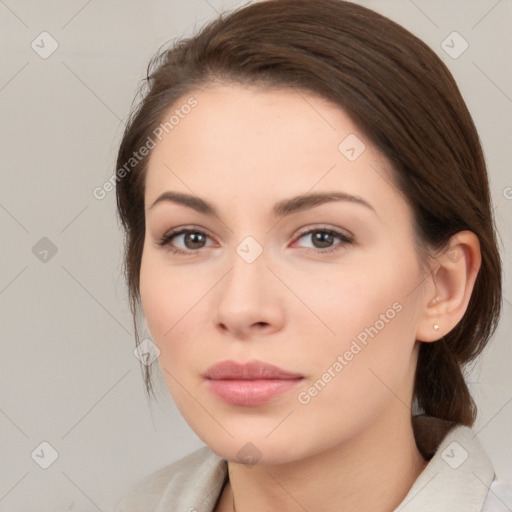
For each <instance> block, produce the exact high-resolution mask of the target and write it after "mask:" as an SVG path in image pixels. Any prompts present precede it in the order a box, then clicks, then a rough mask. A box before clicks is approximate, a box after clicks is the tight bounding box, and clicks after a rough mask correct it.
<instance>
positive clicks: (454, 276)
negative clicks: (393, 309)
mask: <svg viewBox="0 0 512 512" xmlns="http://www.w3.org/2000/svg"><path fill="white" fill-rule="evenodd" d="M480 265H481V255H480V242H479V240H478V237H477V236H476V235H475V234H474V233H473V232H471V231H461V232H459V233H456V234H455V235H453V236H452V237H451V238H450V241H449V243H448V244H447V246H446V247H445V248H444V249H443V250H442V251H440V252H439V253H438V254H437V255H436V256H435V257H434V265H433V267H434V269H433V270H432V272H431V279H429V280H427V282H428V285H429V286H428V289H430V290H431V287H430V285H432V284H433V286H434V290H435V295H434V298H433V299H431V298H430V297H431V295H430V296H429V298H428V299H427V302H426V303H425V305H424V310H423V315H422V317H421V319H420V322H419V324H418V330H417V333H416V339H417V340H418V341H424V342H432V341H437V340H438V339H440V338H442V337H443V336H445V335H446V334H448V333H449V332H450V331H451V330H452V329H453V328H454V327H455V326H456V325H457V324H458V323H459V322H460V320H461V319H462V317H463V316H464V313H465V312H466V309H467V307H468V304H469V300H470V298H471V294H472V292H473V287H474V285H475V281H476V278H477V275H478V271H479V269H480ZM430 293H431V292H430Z"/></svg>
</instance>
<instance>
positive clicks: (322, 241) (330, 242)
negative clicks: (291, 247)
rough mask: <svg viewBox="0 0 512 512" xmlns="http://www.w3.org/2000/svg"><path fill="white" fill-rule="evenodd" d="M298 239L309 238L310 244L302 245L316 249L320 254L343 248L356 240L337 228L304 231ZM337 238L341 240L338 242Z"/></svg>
mask: <svg viewBox="0 0 512 512" xmlns="http://www.w3.org/2000/svg"><path fill="white" fill-rule="evenodd" d="M297 240H309V241H310V244H309V245H302V247H304V248H306V249H314V250H315V252H318V253H320V254H322V253H327V252H333V251H336V250H339V249H341V247H342V246H344V245H346V244H352V243H354V240H353V239H352V238H351V237H349V236H347V235H345V234H343V233H340V232H339V231H336V230H335V229H330V228H329V229H327V228H316V229H310V230H308V231H306V232H304V233H302V234H301V235H300V236H299V238H298V239H297ZM336 240H338V241H339V242H338V243H337V244H336Z"/></svg>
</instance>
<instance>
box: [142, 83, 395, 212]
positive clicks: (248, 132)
mask: <svg viewBox="0 0 512 512" xmlns="http://www.w3.org/2000/svg"><path fill="white" fill-rule="evenodd" d="M190 97H193V98H194V100H195V102H196V106H195V107H194V108H193V109H188V108H187V109H184V111H183V112H182V113H181V116H179V122H177V123H175V124H173V126H172V129H169V130H168V133H164V134H163V136H162V140H160V141H158V142H157V145H156V147H155V148H154V149H153V150H152V154H151V157H150V160H149V165H148V172H147V176H146V188H145V189H146V205H148V204H151V202H152V201H153V200H154V199H155V198H156V197H157V196H158V195H159V194H160V193H161V192H162V191H163V190H166V189H171V190H177V191H182V192H186V193H195V194H199V195H207V196H208V197H211V198H212V200H213V201H215V200H216V198H219V200H220V199H222V200H223V201H225V200H226V199H229V198H231V199H233V201H237V200H239V201H242V197H245V199H246V200H248V199H250V200H251V201H253V202H254V203H255V204H258V205H260V206H262V205H263V204H264V203H265V202H266V201H267V200H268V201H269V202H272V201H274V202H275V201H278V200H279V199H282V198H283V197H287V196H291V195H298V194H303V193H305V192H307V191H315V192H317V191H323V190H330V189H333V188H336V189H338V190H339V189H340V188H341V189H342V190H344V191H346V192H348V193H353V194H356V195H361V196H363V195H365V196H367V197H368V196H372V195H373V196H375V197H374V199H375V200H377V199H379V200H380V201H381V202H382V201H386V200H388V201H389V200H392V199H396V194H397V190H396V189H395V187H394V186H393V185H392V182H391V176H392V173H391V168H390V165H389V164H388V162H387V160H386V159H385V158H384V157H383V156H382V155H381V154H380V153H379V152H378V151H377V150H376V149H375V148H374V146H373V145H372V144H371V143H370V141H368V140H366V137H365V135H364V134H363V133H362V132H361V131H360V130H359V128H358V127H357V126H356V124H355V123H354V122H353V121H352V120H351V118H350V117H349V116H348V115H347V114H346V113H345V112H344V111H343V110H342V109H341V108H340V107H338V106H337V105H334V104H333V103H331V102H329V101H328V100H326V99H324V98H322V97H319V96H317V95H314V94H311V93H309V92H306V91H301V90H296V89H274V88H273V89H261V88H256V87H254V86H242V85H227V84H226V85H224V84H223V85H214V86H210V87H207V88H206V89H203V90H198V91H194V92H192V93H190V94H189V95H187V96H184V97H183V98H181V99H180V100H178V101H177V102H176V103H175V104H174V105H173V106H172V107H171V108H170V109H169V111H168V114H167V115H166V116H164V121H165V119H167V118H170V116H171V115H173V113H174V114H179V113H180V112H179V110H180V106H181V105H184V104H186V103H187V101H188V100H189V99H190ZM177 110H178V112H176V111H177ZM185 111H186V112H188V113H186V114H185V113H184V112H185ZM175 118H176V119H177V116H176V115H175ZM377 196H378V197H377Z"/></svg>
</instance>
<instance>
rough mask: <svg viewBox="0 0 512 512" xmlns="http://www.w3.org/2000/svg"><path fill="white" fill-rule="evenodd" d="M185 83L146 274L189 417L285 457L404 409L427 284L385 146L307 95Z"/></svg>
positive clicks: (228, 444) (154, 322) (244, 448)
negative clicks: (187, 92) (186, 93)
mask: <svg viewBox="0 0 512 512" xmlns="http://www.w3.org/2000/svg"><path fill="white" fill-rule="evenodd" d="M193 96H194V98H195V99H196V100H197V105H196V106H195V107H194V108H184V109H181V110H180V108H181V106H182V105H184V104H186V103H187V98H185V97H184V98H183V100H180V101H179V102H177V104H176V105H174V106H173V108H172V111H175V110H176V109H178V110H179V111H180V112H181V113H182V114H181V116H179V122H174V123H173V128H172V129H168V130H167V131H168V133H167V134H165V131H163V134H164V136H161V135H160V138H161V140H157V145H156V147H155V148H154V149H153V152H152V155H151V158H150V161H149V167H148V173H147V179H146V190H145V208H146V211H145V214H146V237H145V241H144V250H143V256H142V263H141V277H140V289H141V299H142V305H143V309H144V313H145V317H146V321H147V325H148V328H149V331H150V333H151V335H152V338H153V340H154V342H155V344H156V345H157V347H158V348H159V350H160V357H159V362H160V365H161V369H162V373H163V376H164V377H165V380H166V382H167V385H168V387H169V391H170V393H171V395H172V397H173V399H174V401H175V403H176V404H177V406H178V408H179V409H180V411H181V413H182V414H183V416H184V418H185V419H186V421H187V422H188V423H189V425H190V426H191V427H192V429H193V430H194V431H195V432H196V433H197V435H198V436H199V437H200V438H201V439H202V440H203V441H204V442H205V443H206V444H207V445H209V446H210V447H211V448H212V449H213V451H215V452H216V453H218V454H219V455H221V456H223V457H225V458H227V459H230V460H237V459H238V460H241V459H243V460H245V461H250V460H253V461H256V460H258V459H259V461H260V463H279V462H281V463H284V462H288V461H293V460H297V459H300V458H304V457H306V456H311V455H314V454H317V453H320V452H322V451H323V450H327V449H330V448H333V447H335V446H337V445H340V443H345V442H348V441H351V440H353V439H354V438H356V437H357V436H360V435H362V434H363V433H365V432H378V431H379V429H384V428H389V427H390V425H391V424H392V423H393V422H394V421H396V420H397V418H409V417H410V403H411V393H412V387H413V379H414V370H415V364H416V359H417V344H416V342H415V340H416V334H417V329H418V323H419V321H420V318H421V314H422V308H423V305H424V304H425V301H426V298H427V297H426V294H427V293H430V292H431V291H432V290H431V289H430V291H427V285H426V283H427V280H425V279H424V277H425V275H424V273H423V272H422V269H421V267H420V263H419V259H418V255H417V253H416V251H415V248H414V245H413V218H412V213H411V210H410V208H409V207H408V205H407V203H406V202H405V200H404V198H403V196H402V195H400V193H399V192H398V191H397V189H396V188H395V187H394V186H393V184H392V182H391V174H390V169H389V165H388V163H387V162H386V160H385V159H384V158H383V157H382V156H381V155H380V154H379V152H378V151H377V150H376V149H375V148H374V147H373V146H372V144H371V143H370V142H369V141H368V140H367V139H366V138H365V137H364V135H363V134H362V133H360V131H359V130H358V128H357V127H356V126H355V125H354V123H353V122H352V121H351V119H350V118H349V117H348V116H347V115H346V114H345V113H344V112H343V111H342V110H340V109H339V108H338V107H336V106H334V105H332V104H330V103H328V102H326V101H325V100H324V99H322V98H320V97H317V96H315V95H311V94H307V93H300V94H299V93H298V92H296V91H292V90H262V89H256V88H246V87H242V86H239V85H216V86H215V87H214V86H211V87H209V88H207V89H204V90H202V91H197V92H195V93H194V94H193ZM183 112H188V113H187V114H183ZM171 114H172V112H171V113H170V114H169V116H170V115H171ZM169 116H168V117H169ZM161 132H162V130H161V131H160V132H159V134H160V133H161ZM165 194H167V196H166V195H165ZM178 194H179V195H178ZM158 199H160V200H158ZM182 230H188V231H187V232H185V233H183V232H182ZM162 242H164V245H162ZM429 298H433V297H429ZM222 362H227V363H226V364H225V365H220V366H217V367H216V368H213V367H214V366H215V365H217V364H218V363H222ZM248 362H250V363H251V364H249V365H248V366H244V365H246V363H248ZM259 363H262V365H260V364H259ZM265 364H267V365H272V366H273V367H277V368H279V369H280V370H282V371H279V370H276V369H275V368H271V369H269V368H267V367H265Z"/></svg>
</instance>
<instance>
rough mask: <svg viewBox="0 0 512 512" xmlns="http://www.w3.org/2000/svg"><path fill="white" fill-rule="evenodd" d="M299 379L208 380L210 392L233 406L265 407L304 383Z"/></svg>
mask: <svg viewBox="0 0 512 512" xmlns="http://www.w3.org/2000/svg"><path fill="white" fill-rule="evenodd" d="M302 380H303V379H302V378H297V379H259V380H230V379H226V380H207V383H208V386H209V388H210V390H211V391H212V392H213V393H214V394H215V395H217V397H219V398H220V399H221V400H223V401H224V402H226V403H228V404H231V405H244V406H254V405H263V404H266V403H268V402H270V401H271V400H272V399H274V398H277V397H278V396H279V395H281V394H283V393H285V392H287V391H290V390H291V389H293V388H295V387H296V386H297V384H299V383H300V382H302Z"/></svg>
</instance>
